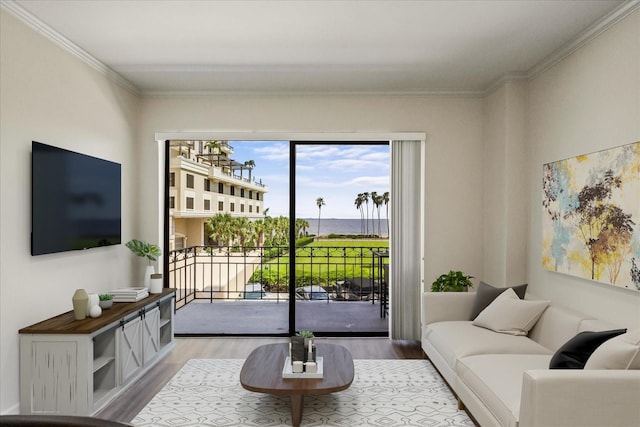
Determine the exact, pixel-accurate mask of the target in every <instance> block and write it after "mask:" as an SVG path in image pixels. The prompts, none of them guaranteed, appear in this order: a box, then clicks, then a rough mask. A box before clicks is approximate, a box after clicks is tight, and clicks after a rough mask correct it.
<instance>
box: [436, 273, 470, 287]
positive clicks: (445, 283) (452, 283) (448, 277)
mask: <svg viewBox="0 0 640 427" xmlns="http://www.w3.org/2000/svg"><path fill="white" fill-rule="evenodd" d="M473 278H474V277H473V276H469V275H466V274H464V273H463V272H462V271H453V270H451V271H449V272H448V273H446V274H443V275H441V276H440V277H438V278H437V279H436V280H435V281H434V282H433V283H432V284H431V292H466V291H467V290H469V288H472V287H473V283H472V282H471V279H473Z"/></svg>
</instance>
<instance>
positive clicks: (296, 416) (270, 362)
mask: <svg viewBox="0 0 640 427" xmlns="http://www.w3.org/2000/svg"><path fill="white" fill-rule="evenodd" d="M316 354H317V355H318V356H321V357H323V365H324V366H323V369H324V371H323V378H322V379H306V378H303V379H300V378H287V379H285V378H282V368H283V367H284V361H285V359H286V357H287V356H288V355H289V345H288V344H284V343H283V344H268V345H263V346H261V347H258V348H256V349H255V350H254V351H253V352H251V354H250V355H249V357H247V360H245V362H244V365H242V370H241V371H240V384H242V387H244V388H245V389H247V390H249V391H255V392H258V393H268V394H285V395H290V396H291V420H292V423H293V425H294V427H298V426H299V425H300V421H301V420H302V410H303V407H304V396H305V395H319V394H329V393H334V392H336V391H341V390H345V389H347V388H349V386H350V385H351V382H352V381H353V374H354V371H353V359H352V358H351V353H349V351H348V350H347V349H346V348H344V347H342V346H340V345H334V344H322V343H319V344H317V345H316Z"/></svg>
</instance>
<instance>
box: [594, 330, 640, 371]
mask: <svg viewBox="0 0 640 427" xmlns="http://www.w3.org/2000/svg"><path fill="white" fill-rule="evenodd" d="M584 369H640V329H636V330H633V331H629V332H627V333H626V334H622V335H619V336H617V337H615V338H611V339H610V340H607V341H605V342H604V343H602V344H601V345H600V346H599V347H598V348H596V349H595V351H594V352H593V353H592V354H591V356H590V357H589V359H588V360H587V363H586V364H585V366H584Z"/></svg>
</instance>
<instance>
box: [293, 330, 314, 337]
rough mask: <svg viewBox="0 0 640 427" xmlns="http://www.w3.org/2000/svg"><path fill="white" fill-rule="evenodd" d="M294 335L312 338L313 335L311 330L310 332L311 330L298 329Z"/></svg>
mask: <svg viewBox="0 0 640 427" xmlns="http://www.w3.org/2000/svg"><path fill="white" fill-rule="evenodd" d="M296 336H299V337H303V338H313V337H314V335H313V332H311V331H298V332H297V333H296Z"/></svg>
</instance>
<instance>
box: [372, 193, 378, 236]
mask: <svg viewBox="0 0 640 427" xmlns="http://www.w3.org/2000/svg"><path fill="white" fill-rule="evenodd" d="M376 197H378V193H377V192H375V191H372V192H371V234H376V223H375V220H374V219H373V211H374V210H375V209H376Z"/></svg>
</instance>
